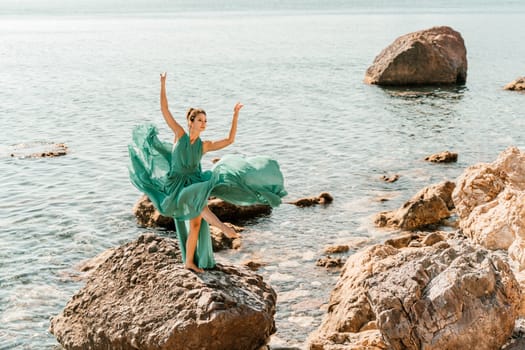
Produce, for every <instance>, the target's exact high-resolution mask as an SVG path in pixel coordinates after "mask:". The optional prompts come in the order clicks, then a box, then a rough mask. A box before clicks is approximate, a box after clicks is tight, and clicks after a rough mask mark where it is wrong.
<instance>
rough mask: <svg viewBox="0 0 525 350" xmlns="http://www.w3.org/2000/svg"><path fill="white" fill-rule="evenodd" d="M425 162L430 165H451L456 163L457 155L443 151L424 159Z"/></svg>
mask: <svg viewBox="0 0 525 350" xmlns="http://www.w3.org/2000/svg"><path fill="white" fill-rule="evenodd" d="M425 160H426V161H427V162H432V163H452V162H457V161H458V154H457V153H454V152H450V151H443V152H441V153H436V154H432V155H430V156H428V157H425Z"/></svg>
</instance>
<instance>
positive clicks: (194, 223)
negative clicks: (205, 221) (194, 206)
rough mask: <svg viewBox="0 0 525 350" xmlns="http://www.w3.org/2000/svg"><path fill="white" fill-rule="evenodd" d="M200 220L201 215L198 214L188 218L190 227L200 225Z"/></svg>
mask: <svg viewBox="0 0 525 350" xmlns="http://www.w3.org/2000/svg"><path fill="white" fill-rule="evenodd" d="M201 220H202V217H201V216H198V217H196V218H193V219H191V220H190V227H192V228H198V227H200V225H201Z"/></svg>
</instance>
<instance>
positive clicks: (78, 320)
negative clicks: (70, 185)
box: [50, 234, 276, 350]
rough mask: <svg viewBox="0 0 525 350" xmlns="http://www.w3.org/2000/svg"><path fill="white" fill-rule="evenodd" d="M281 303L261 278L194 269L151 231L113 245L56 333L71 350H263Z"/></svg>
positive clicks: (58, 320)
mask: <svg viewBox="0 0 525 350" xmlns="http://www.w3.org/2000/svg"><path fill="white" fill-rule="evenodd" d="M152 247H156V248H155V249H151V248H152ZM275 303H276V293H275V291H274V290H273V289H272V288H271V287H270V286H269V285H268V284H266V283H265V282H264V281H263V279H262V277H261V276H259V275H257V274H255V273H253V272H251V271H249V270H247V269H245V268H240V267H235V266H229V265H222V264H218V265H217V267H216V268H215V269H212V270H206V271H205V272H204V273H202V274H195V273H193V272H191V271H189V270H186V269H185V268H184V267H183V265H182V263H181V257H180V251H179V249H178V246H177V241H176V240H173V239H169V238H160V237H157V236H155V235H151V234H150V235H143V236H140V237H139V238H138V239H137V240H136V241H133V242H130V243H128V244H125V245H123V246H121V247H118V248H117V249H115V251H114V252H113V254H111V256H110V257H108V258H107V259H106V260H105V261H104V262H103V263H102V264H101V265H100V266H99V267H98V268H96V270H95V271H93V272H92V273H91V275H90V277H89V278H88V280H87V282H86V285H85V286H84V287H83V288H82V289H81V290H80V291H78V292H77V293H76V294H75V295H74V296H73V297H72V298H71V300H70V301H69V302H68V303H67V305H66V307H65V308H64V310H63V311H62V312H61V313H60V314H59V315H58V316H55V317H53V318H52V320H51V326H50V331H51V333H52V334H54V335H55V336H56V337H57V339H58V341H59V342H60V344H62V346H63V347H64V348H66V349H142V350H148V349H156V350H168V349H170V350H171V349H181V350H184V349H187V350H190V349H239V350H241V349H242V350H244V349H257V348H259V347H261V346H263V345H265V344H266V343H267V341H268V338H269V336H270V335H271V334H272V333H274V332H275V325H274V319H273V317H274V314H275Z"/></svg>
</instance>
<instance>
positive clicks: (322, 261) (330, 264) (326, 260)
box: [315, 255, 345, 269]
mask: <svg viewBox="0 0 525 350" xmlns="http://www.w3.org/2000/svg"><path fill="white" fill-rule="evenodd" d="M344 263H345V260H344V259H342V258H339V257H338V258H333V257H331V256H330V255H328V256H323V257H321V258H319V259H317V262H316V263H315V265H316V266H319V267H326V268H327V269H328V268H338V267H342V266H343V265H344Z"/></svg>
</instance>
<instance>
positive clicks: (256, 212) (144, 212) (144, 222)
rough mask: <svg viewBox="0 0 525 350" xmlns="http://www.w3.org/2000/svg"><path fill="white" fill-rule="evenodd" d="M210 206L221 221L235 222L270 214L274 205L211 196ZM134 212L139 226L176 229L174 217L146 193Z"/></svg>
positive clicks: (134, 208) (136, 204)
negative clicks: (243, 203)
mask: <svg viewBox="0 0 525 350" xmlns="http://www.w3.org/2000/svg"><path fill="white" fill-rule="evenodd" d="M208 207H209V208H210V210H211V211H212V212H213V213H214V214H215V215H217V217H218V218H219V219H220V220H221V221H227V222H234V223H235V222H241V221H242V220H247V219H252V218H256V217H259V216H263V215H268V214H270V213H271V212H272V207H270V206H268V205H248V206H238V205H234V204H231V203H228V202H225V201H223V200H222V199H218V198H211V199H210V200H209V201H208ZM133 214H135V217H136V218H137V224H138V225H139V226H142V227H160V228H165V229H167V230H175V224H174V222H173V218H171V217H167V216H163V215H161V214H160V213H159V212H158V211H157V209H155V206H154V205H153V203H151V201H150V200H149V198H148V196H146V195H143V196H142V197H141V198H140V199H139V200H138V201H137V203H135V206H134V207H133Z"/></svg>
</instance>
